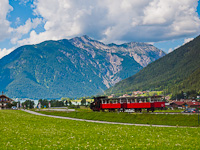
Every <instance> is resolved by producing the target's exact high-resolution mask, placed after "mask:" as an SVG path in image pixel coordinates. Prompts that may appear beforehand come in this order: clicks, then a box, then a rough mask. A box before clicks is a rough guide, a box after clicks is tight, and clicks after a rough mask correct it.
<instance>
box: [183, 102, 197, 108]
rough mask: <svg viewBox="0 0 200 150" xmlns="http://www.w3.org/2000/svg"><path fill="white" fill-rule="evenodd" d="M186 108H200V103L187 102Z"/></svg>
mask: <svg viewBox="0 0 200 150" xmlns="http://www.w3.org/2000/svg"><path fill="white" fill-rule="evenodd" d="M184 106H185V107H187V108H199V106H200V102H186V103H185V104H184Z"/></svg>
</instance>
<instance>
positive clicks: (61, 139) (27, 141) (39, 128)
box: [0, 110, 200, 150]
mask: <svg viewBox="0 0 200 150" xmlns="http://www.w3.org/2000/svg"><path fill="white" fill-rule="evenodd" d="M0 118H1V119H0V133H1V134H0V141H1V144H0V149H1V150H4V149H6V150H7V149H11V150H13V149H17V150H20V149H23V150H24V149H36V150H38V149H114V150H116V149H125V150H129V149H159V150H160V149H170V150H171V149H200V145H199V138H200V128H162V127H136V126H126V125H109V124H97V123H87V122H80V121H71V120H62V119H56V118H49V117H42V116H36V115H32V114H28V113H26V112H22V111H19V110H0Z"/></svg>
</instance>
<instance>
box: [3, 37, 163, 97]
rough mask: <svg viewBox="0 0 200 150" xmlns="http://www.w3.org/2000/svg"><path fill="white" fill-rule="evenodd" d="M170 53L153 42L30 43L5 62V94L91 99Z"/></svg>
mask: <svg viewBox="0 0 200 150" xmlns="http://www.w3.org/2000/svg"><path fill="white" fill-rule="evenodd" d="M164 55H165V53H164V52H163V51H161V50H159V49H157V48H156V47H154V46H152V45H150V44H146V43H136V42H131V43H125V44H121V45H117V44H114V43H112V44H104V43H102V42H99V41H96V40H93V39H91V38H90V37H88V36H82V37H75V38H72V39H69V40H68V39H63V40H58V41H45V42H42V43H40V44H34V45H25V46H21V47H19V48H17V49H16V50H14V51H13V52H12V53H10V54H9V55H7V56H5V57H3V58H2V59H0V83H1V85H0V90H1V91H4V92H5V93H6V94H7V95H8V96H10V97H13V98H15V97H18V98H61V97H82V96H90V95H94V94H97V93H100V92H103V91H104V90H105V89H107V88H109V87H111V86H113V85H114V84H115V83H117V82H119V81H121V80H122V79H125V78H127V77H130V76H132V75H134V74H135V73H137V72H138V71H139V70H141V69H142V68H143V67H146V66H147V65H148V64H149V63H151V62H153V61H155V60H157V59H159V58H160V57H163V56H164Z"/></svg>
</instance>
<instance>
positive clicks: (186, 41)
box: [183, 38, 194, 45]
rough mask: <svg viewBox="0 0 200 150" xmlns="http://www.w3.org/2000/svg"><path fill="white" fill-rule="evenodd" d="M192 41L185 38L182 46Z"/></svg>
mask: <svg viewBox="0 0 200 150" xmlns="http://www.w3.org/2000/svg"><path fill="white" fill-rule="evenodd" d="M193 39H194V38H187V39H184V43H183V45H184V44H186V43H188V42H190V41H192V40H193Z"/></svg>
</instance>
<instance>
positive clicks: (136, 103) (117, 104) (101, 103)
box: [90, 96, 165, 112]
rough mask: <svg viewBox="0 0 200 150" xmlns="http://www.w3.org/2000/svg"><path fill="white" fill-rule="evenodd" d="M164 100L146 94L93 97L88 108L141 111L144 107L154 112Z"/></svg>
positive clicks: (163, 104) (95, 109)
mask: <svg viewBox="0 0 200 150" xmlns="http://www.w3.org/2000/svg"><path fill="white" fill-rule="evenodd" d="M164 107H165V102H163V101H162V96H146V97H119V98H108V97H107V96H99V97H94V102H92V103H91V104H90V109H92V110H93V111H105V110H108V111H109V112H110V111H116V110H117V111H123V112H124V111H126V110H134V111H135V112H141V111H142V109H146V110H147V112H149V111H152V112H154V110H155V109H158V108H159V109H163V108H164Z"/></svg>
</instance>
